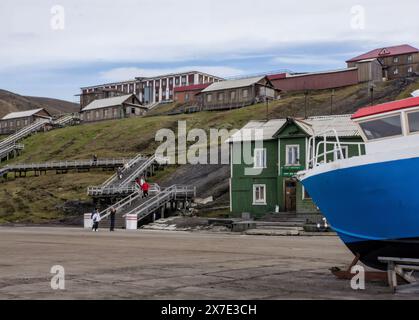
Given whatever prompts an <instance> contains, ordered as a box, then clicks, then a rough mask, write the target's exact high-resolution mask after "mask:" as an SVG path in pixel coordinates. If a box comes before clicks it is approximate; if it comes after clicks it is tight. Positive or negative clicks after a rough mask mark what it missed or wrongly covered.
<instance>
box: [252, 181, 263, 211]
mask: <svg viewBox="0 0 419 320" xmlns="http://www.w3.org/2000/svg"><path fill="white" fill-rule="evenodd" d="M257 188H263V199H259V200H258V199H256V189H257ZM253 205H254V206H264V205H266V184H254V185H253Z"/></svg>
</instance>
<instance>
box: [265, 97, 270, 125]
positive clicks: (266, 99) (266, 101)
mask: <svg viewBox="0 0 419 320" xmlns="http://www.w3.org/2000/svg"><path fill="white" fill-rule="evenodd" d="M265 103H266V121H269V100H268V96H267V95H265Z"/></svg>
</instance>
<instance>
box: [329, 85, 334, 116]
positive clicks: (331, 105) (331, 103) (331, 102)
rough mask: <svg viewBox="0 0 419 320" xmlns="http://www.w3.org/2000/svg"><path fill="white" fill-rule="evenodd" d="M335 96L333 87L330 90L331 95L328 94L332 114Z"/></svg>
mask: <svg viewBox="0 0 419 320" xmlns="http://www.w3.org/2000/svg"><path fill="white" fill-rule="evenodd" d="M334 96H335V89H333V90H332V95H331V96H330V114H331V115H332V114H333V98H334Z"/></svg>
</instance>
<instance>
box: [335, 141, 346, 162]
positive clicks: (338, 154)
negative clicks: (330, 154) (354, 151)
mask: <svg viewBox="0 0 419 320" xmlns="http://www.w3.org/2000/svg"><path fill="white" fill-rule="evenodd" d="M341 148H342V153H343V159H348V146H341ZM341 159H342V156H341V154H340V152H339V150H337V145H336V146H335V152H334V160H335V161H336V160H341Z"/></svg>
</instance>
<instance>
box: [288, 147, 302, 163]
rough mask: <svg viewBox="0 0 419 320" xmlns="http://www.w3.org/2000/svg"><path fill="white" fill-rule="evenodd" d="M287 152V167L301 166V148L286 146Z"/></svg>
mask: <svg viewBox="0 0 419 320" xmlns="http://www.w3.org/2000/svg"><path fill="white" fill-rule="evenodd" d="M285 152H286V157H285V160H286V161H285V162H286V163H285V165H287V166H299V165H300V146H299V145H288V146H286V150H285Z"/></svg>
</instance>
